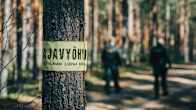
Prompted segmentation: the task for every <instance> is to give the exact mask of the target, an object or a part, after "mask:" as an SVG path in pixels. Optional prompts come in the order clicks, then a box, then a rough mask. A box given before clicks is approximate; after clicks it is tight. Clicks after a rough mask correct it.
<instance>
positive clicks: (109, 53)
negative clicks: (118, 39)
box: [101, 44, 121, 67]
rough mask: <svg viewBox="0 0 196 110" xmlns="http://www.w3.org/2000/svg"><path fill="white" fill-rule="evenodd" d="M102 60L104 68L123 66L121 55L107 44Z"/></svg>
mask: <svg viewBox="0 0 196 110" xmlns="http://www.w3.org/2000/svg"><path fill="white" fill-rule="evenodd" d="M101 60H102V64H103V66H104V67H114V66H115V67H118V66H119V65H120V64H121V60H120V55H119V53H118V51H117V49H116V48H115V47H114V46H113V45H111V44H107V45H106V46H105V47H104V48H103V50H102V55H101Z"/></svg>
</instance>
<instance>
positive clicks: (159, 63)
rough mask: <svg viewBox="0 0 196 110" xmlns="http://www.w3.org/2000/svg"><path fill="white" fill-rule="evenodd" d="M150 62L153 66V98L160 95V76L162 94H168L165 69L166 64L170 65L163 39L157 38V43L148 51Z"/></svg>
mask: <svg viewBox="0 0 196 110" xmlns="http://www.w3.org/2000/svg"><path fill="white" fill-rule="evenodd" d="M150 63H151V65H152V68H153V75H154V78H155V80H154V92H155V98H156V99H158V98H159V97H160V94H159V91H160V85H159V84H160V81H159V78H161V86H162V89H163V95H164V96H167V95H168V87H167V71H168V65H169V67H171V62H170V59H169V56H168V52H167V49H166V48H165V47H164V46H163V41H162V40H159V41H158V43H157V45H156V46H154V47H152V49H151V52H150Z"/></svg>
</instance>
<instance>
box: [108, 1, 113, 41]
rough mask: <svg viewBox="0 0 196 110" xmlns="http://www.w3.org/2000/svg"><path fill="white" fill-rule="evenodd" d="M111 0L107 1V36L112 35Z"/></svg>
mask: <svg viewBox="0 0 196 110" xmlns="http://www.w3.org/2000/svg"><path fill="white" fill-rule="evenodd" d="M113 7H114V6H113V0H109V3H108V37H112V31H113Z"/></svg>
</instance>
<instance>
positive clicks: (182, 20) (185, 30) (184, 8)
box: [179, 0, 190, 63]
mask: <svg viewBox="0 0 196 110" xmlns="http://www.w3.org/2000/svg"><path fill="white" fill-rule="evenodd" d="M179 10H180V12H179V35H180V39H181V43H182V46H181V48H180V49H181V52H182V53H183V56H184V61H185V62H186V63H188V62H189V59H190V58H189V17H190V13H189V8H188V1H187V0H182V1H181V2H180V9H179Z"/></svg>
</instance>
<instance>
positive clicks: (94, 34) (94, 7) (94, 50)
mask: <svg viewBox="0 0 196 110" xmlns="http://www.w3.org/2000/svg"><path fill="white" fill-rule="evenodd" d="M92 12H93V14H92V21H93V24H92V29H93V32H92V53H91V54H92V57H91V58H92V59H91V62H92V64H91V66H93V65H94V64H95V63H96V62H97V28H98V10H97V0H93V2H92Z"/></svg>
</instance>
